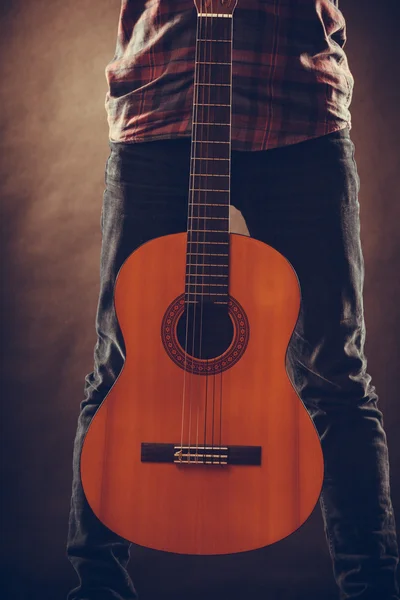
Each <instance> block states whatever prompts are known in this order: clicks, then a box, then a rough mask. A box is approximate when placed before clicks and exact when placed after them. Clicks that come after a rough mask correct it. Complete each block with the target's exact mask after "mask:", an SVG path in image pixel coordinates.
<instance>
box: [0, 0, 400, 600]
mask: <svg viewBox="0 0 400 600" xmlns="http://www.w3.org/2000/svg"><path fill="white" fill-rule="evenodd" d="M397 4H398V2H397V0H385V1H384V2H376V1H374V2H372V1H370V0H364V1H362V2H361V1H360V0H341V4H340V6H341V9H342V11H343V12H344V14H345V16H346V18H347V23H348V43H347V52H348V58H349V63H350V67H351V68H352V71H353V74H354V76H355V80H356V88H355V94H354V100H353V105H352V113H353V130H352V137H353V140H354V142H355V144H356V160H357V163H358V168H359V173H360V177H361V193H360V202H361V218H362V238H363V244H364V254H365V262H366V284H365V309H366V319H367V328H368V335H367V354H368V357H369V370H370V372H371V373H372V376H373V379H374V383H375V385H376V386H377V388H378V392H379V393H380V396H381V408H382V410H383V412H384V417H385V423H386V430H387V434H388V439H389V449H390V452H391V464H392V490H393V501H394V505H395V509H396V513H397V520H398V522H399V523H400V514H399V512H400V440H399V437H398V433H397V432H398V431H399V426H400V407H399V398H398V373H399V341H398V340H399V338H400V320H399V298H400V280H399V275H398V274H399V267H400V252H399V229H398V228H399V224H400V202H399V200H400V199H399V191H400V169H399V139H400V137H399V112H398V106H399V102H400V98H399V84H398V65H399V61H400V55H399V48H398V42H397V41H396V40H395V38H396V35H397V31H396V21H398V18H399V10H398V7H397ZM118 13H119V2H118V1H117V0H115V1H114V2H110V1H109V0H80V2H77V1H76V0H75V1H74V0H62V1H61V0H52V1H51V2H49V1H44V0H24V1H22V0H15V1H12V0H1V4H0V18H1V36H0V46H1V48H0V50H1V54H0V56H1V58H2V60H1V61H0V73H1V79H0V106H1V112H0V119H1V136H0V145H1V150H0V157H1V162H0V174H1V177H0V190H1V199H2V218H1V232H2V235H1V257H2V286H1V297H2V310H1V319H2V350H3V361H2V365H3V369H2V384H1V388H0V389H1V398H2V410H3V416H2V420H1V424H2V429H3V432H2V436H1V440H2V444H3V451H2V453H1V457H2V476H3V481H2V519H3V524H2V527H1V530H2V543H3V544H2V557H1V563H0V564H1V568H2V579H3V582H4V586H5V591H4V593H3V594H2V596H1V597H2V598H4V599H5V600H20V599H23V600H25V599H26V600H28V599H29V600H31V599H35V598H40V600H50V598H51V599H52V600H55V599H56V598H57V599H62V598H63V597H64V594H65V593H66V591H67V589H68V588H69V587H71V586H72V585H74V584H75V575H74V572H73V570H72V568H71V567H70V565H69V563H68V562H67V560H66V559H65V538H66V531H67V518H68V510H69V497H70V486H71V453H72V442H73V437H74V433H75V426H76V419H77V415H78V409H79V403H80V401H81V399H82V389H83V379H84V376H85V374H86V373H87V372H88V371H90V370H91V368H92V353H93V345H94V342H95V337H94V317H95V309H96V303H97V293H98V270H99V269H98V258H99V246H100V233H99V219H100V207H101V199H102V192H103V181H104V179H103V178H104V165H105V161H106V158H107V155H108V145H107V137H108V136H107V134H108V131H107V123H106V116H105V112H104V96H105V92H106V81H105V77H104V68H105V65H106V64H107V62H108V61H109V60H110V59H111V58H112V56H113V52H114V46H115V38H116V28H117V19H118ZM131 570H132V574H133V576H134V579H135V583H136V585H137V587H138V589H139V591H140V592H141V598H142V600H156V599H158V598H168V599H169V598H171V599H172V598H174V599H177V600H181V599H182V600H183V599H185V600H197V599H198V600H200V598H201V599H203V598H205V597H207V598H208V599H210V600H214V598H215V600H216V599H217V598H218V599H219V598H221V597H222V596H225V593H226V592H228V591H230V597H231V598H232V599H236V598H246V600H252V599H253V598H254V599H256V600H258V599H261V598H264V597H265V598H267V597H268V598H271V599H274V600H275V599H277V600H285V599H287V600H292V599H299V598H307V600H310V599H313V598H315V599H316V598H319V599H320V598H324V600H329V599H330V598H334V597H336V589H335V585H334V583H333V578H332V573H331V565H330V559H329V557H328V554H327V549H326V545H325V540H324V535H323V530H322V522H321V517H320V514H319V511H318V510H317V511H316V512H315V513H314V514H313V516H312V517H311V519H310V520H309V521H308V522H307V523H306V525H304V527H302V528H301V530H300V531H298V532H296V533H295V534H294V535H293V536H291V537H290V538H289V539H287V540H284V541H283V542H281V543H279V544H277V545H275V546H273V547H270V548H267V549H265V550H260V551H257V552H254V553H250V554H247V555H244V556H235V557H220V558H217V559H209V558H208V559H205V558H188V557H186V558H185V557H181V558H179V557H174V556H164V555H162V554H158V553H156V552H152V551H149V550H143V549H142V550H141V549H137V548H135V549H134V550H133V559H132V561H131ZM226 595H228V594H227V593H226Z"/></svg>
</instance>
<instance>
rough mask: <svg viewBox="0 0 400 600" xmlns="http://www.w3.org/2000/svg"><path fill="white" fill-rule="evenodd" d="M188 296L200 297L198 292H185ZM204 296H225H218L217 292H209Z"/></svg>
mask: <svg viewBox="0 0 400 600" xmlns="http://www.w3.org/2000/svg"><path fill="white" fill-rule="evenodd" d="M186 293H187V295H188V296H202V294H201V293H200V292H186ZM205 295H206V296H208V295H210V296H226V294H218V293H217V292H210V294H205Z"/></svg>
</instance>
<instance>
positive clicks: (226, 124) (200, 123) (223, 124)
mask: <svg viewBox="0 0 400 600" xmlns="http://www.w3.org/2000/svg"><path fill="white" fill-rule="evenodd" d="M193 125H211V126H213V125H218V126H220V127H230V123H202V122H201V121H193Z"/></svg>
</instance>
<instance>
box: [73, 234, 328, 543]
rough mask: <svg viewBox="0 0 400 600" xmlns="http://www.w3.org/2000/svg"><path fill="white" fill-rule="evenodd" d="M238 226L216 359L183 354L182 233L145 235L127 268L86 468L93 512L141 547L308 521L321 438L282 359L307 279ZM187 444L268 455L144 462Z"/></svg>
mask: <svg viewBox="0 0 400 600" xmlns="http://www.w3.org/2000/svg"><path fill="white" fill-rule="evenodd" d="M229 238H230V270H229V297H230V299H231V300H232V301H231V303H230V307H229V311H230V315H231V317H230V318H231V320H232V323H233V330H234V335H233V340H232V344H231V345H230V346H229V348H227V349H226V351H225V352H224V353H223V354H222V356H220V357H216V358H215V359H213V360H209V361H205V360H200V359H199V360H196V361H194V360H193V361H192V362H191V363H190V360H191V359H190V357H189V358H188V359H187V360H188V365H189V366H188V365H186V367H187V368H185V364H180V362H179V361H181V363H182V357H183V362H185V352H184V350H183V348H182V347H181V346H179V342H178V341H177V339H176V335H175V333H176V327H177V322H178V321H179V314H180V312H179V311H180V310H181V309H180V307H181V306H183V304H182V303H183V300H182V292H183V290H184V286H185V250H186V241H187V235H186V234H184V233H182V234H175V235H169V236H165V237H162V238H157V239H155V240H152V241H150V242H148V243H146V244H144V245H143V246H141V247H140V248H139V249H138V250H136V251H135V252H134V253H133V254H132V255H131V256H130V257H129V258H128V259H127V261H126V262H125V263H124V265H123V267H122V268H121V270H120V273H119V276H118V279H117V283H116V289H115V307H116V312H117V318H118V321H119V324H120V327H121V330H122V333H123V337H124V341H125V345H126V360H125V364H124V367H123V369H122V371H121V373H120V375H119V377H118V379H117V381H116V382H115V384H114V386H113V387H112V389H111V390H110V392H109V394H108V395H107V397H106V398H105V400H104V401H103V403H102V404H101V406H100V407H99V409H98V411H97V413H96V414H95V416H94V418H93V420H92V423H91V425H90V427H89V430H88V432H87V435H86V438H85V441H84V446H83V450H82V456H81V476H82V483H83V487H84V491H85V494H86V497H87V500H88V502H89V504H90V506H91V508H92V510H93V511H94V513H95V514H96V515H97V517H98V518H99V519H100V520H101V521H102V522H103V523H104V524H105V525H106V526H107V527H109V528H110V529H111V530H113V531H114V532H116V533H117V534H119V535H121V536H122V537H124V538H126V539H128V540H130V541H132V542H135V543H136V544H140V545H142V546H147V547H151V548H154V549H158V550H164V551H170V552H176V553H184V554H226V553H235V552H242V551H245V550H251V549H255V548H260V547H263V546H266V545H268V544H272V543H274V542H276V541H278V540H280V539H282V538H284V537H286V536H288V535H289V534H290V533H292V532H293V531H295V530H296V529H298V528H299V527H300V526H301V525H302V523H304V521H305V520H306V519H307V518H308V516H309V515H310V513H311V512H312V510H313V508H314V506H315V504H316V502H317V500H318V497H319V494H320V490H321V486H322V478H323V458H322V452H321V447H320V442H319V438H318V435H317V432H316V430H315V427H314V425H313V423H312V421H311V419H310V417H309V415H308V413H307V411H306V409H305V408H304V406H303V404H302V402H301V400H300V399H299V397H298V395H297V393H296V392H295V390H294V388H293V387H292V385H291V383H290V381H289V378H288V376H287V373H286V368H285V356H286V352H287V347H288V344H289V341H290V337H291V335H292V332H293V329H294V327H295V324H296V321H297V318H298V312H299V306H300V291H299V285H298V281H297V277H296V275H295V273H294V271H293V268H292V267H291V265H290V264H289V263H288V261H287V260H286V259H285V258H284V257H282V255H280V254H279V253H278V252H276V251H275V250H274V249H272V248H271V247H269V246H267V245H266V244H263V243H261V242H259V241H257V240H254V239H251V238H248V237H247V236H240V235H235V234H231V235H230V236H229ZM235 353H236V354H235ZM189 363H190V364H189ZM189 367H190V368H189ZM207 369H209V370H210V369H211V370H210V372H209V374H207V375H206V374H205V373H207ZM182 436H183V438H182ZM181 442H183V444H184V445H186V446H189V447H192V448H196V447H197V446H199V445H200V446H203V447H207V448H208V447H211V448H214V446H216V447H217V446H218V447H219V446H220V445H222V446H224V447H228V448H229V447H232V448H233V447H236V446H240V447H242V446H246V447H253V448H254V447H257V448H259V449H260V452H261V460H260V462H259V464H229V463H228V464H201V463H199V464H197V463H189V464H185V463H179V462H178V463H177V462H173V461H171V460H169V461H168V460H167V459H166V458H165V456H164V459H162V460H161V461H157V460H154V461H153V462H152V461H147V460H145V453H144V450H143V444H150V445H151V444H153V445H160V446H159V448H161V449H162V448H163V446H161V445H162V444H167V445H168V444H173V445H175V446H177V445H179V444H181ZM207 452H209V455H211V454H212V452H213V450H212V449H211V450H207ZM232 452H233V450H232Z"/></svg>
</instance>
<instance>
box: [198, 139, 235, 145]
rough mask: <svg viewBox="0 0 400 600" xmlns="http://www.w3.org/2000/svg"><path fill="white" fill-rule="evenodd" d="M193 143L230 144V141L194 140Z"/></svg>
mask: <svg viewBox="0 0 400 600" xmlns="http://www.w3.org/2000/svg"><path fill="white" fill-rule="evenodd" d="M193 143H194V144H230V142H216V141H215V140H194V141H193Z"/></svg>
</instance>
